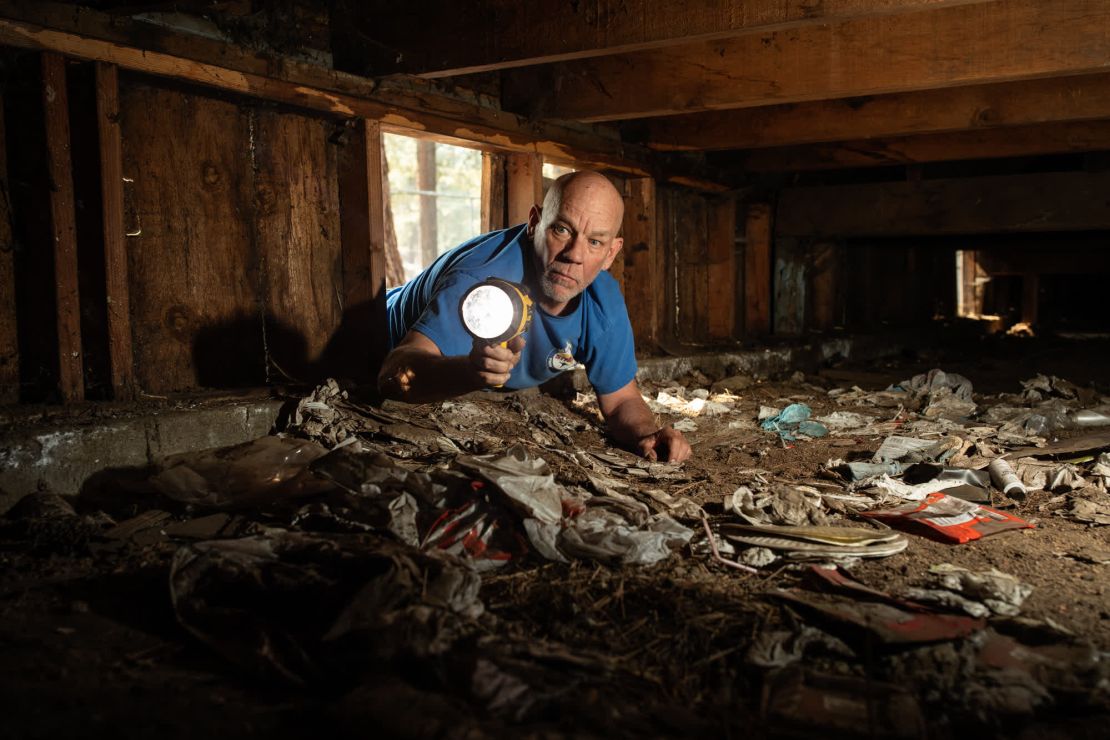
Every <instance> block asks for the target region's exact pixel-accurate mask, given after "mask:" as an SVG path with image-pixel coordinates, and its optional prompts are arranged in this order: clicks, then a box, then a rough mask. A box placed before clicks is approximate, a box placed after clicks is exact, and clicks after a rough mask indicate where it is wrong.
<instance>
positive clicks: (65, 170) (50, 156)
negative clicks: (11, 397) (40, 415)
mask: <svg viewBox="0 0 1110 740" xmlns="http://www.w3.org/2000/svg"><path fill="white" fill-rule="evenodd" d="M42 101H43V109H44V116H45V123H46V168H47V172H48V174H49V181H50V194H49V197H50V239H51V242H52V244H53V245H54V291H55V293H54V300H55V305H56V308H57V331H58V390H59V392H60V393H61V397H62V400H63V401H66V402H71V401H81V400H84V398H85V381H84V371H83V368H84V363H83V360H82V357H81V302H80V299H79V293H78V287H77V225H76V213H75V211H74V201H73V164H72V161H71V158H70V139H69V97H68V95H67V90H66V60H65V58H64V57H61V56H59V55H57V54H43V55H42Z"/></svg>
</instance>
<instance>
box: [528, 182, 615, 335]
mask: <svg viewBox="0 0 1110 740" xmlns="http://www.w3.org/2000/svg"><path fill="white" fill-rule="evenodd" d="M558 206H559V208H558V210H557V212H555V213H541V211H540V209H538V208H535V207H533V208H532V213H531V214H530V216H529V220H528V229H529V233H530V234H531V236H532V244H533V246H534V248H535V255H536V264H537V267H538V272H539V278H540V286H539V287H540V289H541V291H542V292H543V296H542V297H541V298H540V301H539V303H540V305H541V306H543V308H544V310H546V311H547V312H548V313H552V314H560V313H562V312H563V310H564V309H565V308H566V307H567V304H568V303H570V301H572V300H573V299H574V298H575V297H576V296H578V295H579V294H580V293H581V292H582V291H583V290H585V289H586V288H587V287H589V285H590V283H592V282H593V281H594V278H596V277H597V274H598V273H599V272H601V271H602V270H606V269H608V268H609V265H611V264H613V258H614V257H616V256H617V252H619V251H620V248H621V245H622V244H623V243H624V240H623V239H621V238H620V237H618V236H617V232H618V231H619V230H620V222H621V216H622V215H623V213H622V211H623V204H622V203H621V200H620V196H619V195H618V194H617V193H616V192H615V191H614V190H613V189H612V188H611V186H609V185H608V183H599V182H597V181H593V180H586V181H585V182H582V181H574V182H571V183H568V184H567V187H566V188H565V189H564V191H563V197H562V201H561V203H559V204H558Z"/></svg>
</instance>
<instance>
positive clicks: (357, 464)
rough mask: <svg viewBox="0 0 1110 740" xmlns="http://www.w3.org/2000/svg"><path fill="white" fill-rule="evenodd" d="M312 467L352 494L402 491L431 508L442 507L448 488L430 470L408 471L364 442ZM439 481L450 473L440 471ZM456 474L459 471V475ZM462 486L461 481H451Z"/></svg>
mask: <svg viewBox="0 0 1110 740" xmlns="http://www.w3.org/2000/svg"><path fill="white" fill-rule="evenodd" d="M309 468H310V469H311V470H312V472H314V473H315V474H316V475H318V476H321V477H324V478H327V479H328V480H331V481H334V482H335V483H337V484H338V485H339V486H341V487H343V488H344V489H346V490H348V491H351V492H352V493H356V494H362V495H369V496H380V495H382V494H383V493H387V494H388V495H389V496H393V495H396V491H399V490H403V491H405V492H407V493H410V494H412V495H413V496H414V497H416V499H417V500H418V501H419V502H420V503H422V504H424V505H426V506H429V507H432V508H440V507H441V506H443V505H444V497H445V495H446V494H447V493H448V487H447V486H446V485H443V483H441V482H438V481H436V480H433V479H432V476H430V475H429V474H428V473H424V472H420V471H414V470H408V469H406V468H403V467H401V466H400V465H398V464H397V463H396V461H395V460H393V458H391V457H389V456H388V455H386V454H384V453H381V452H379V451H377V450H373V449H364V447H363V444H362V443H361V442H357V441H356V442H355V443H354V444H351V445H347V446H345V447H340V448H337V449H335V450H332V451H331V452H329V453H328V454H326V455H324V456H323V457H321V458H319V459H317V460H314V461H313V462H312V464H311V465H310V466H309ZM439 475H440V480H444V479H447V480H449V481H450V479H449V478H448V476H449V474H448V473H445V472H440V473H439ZM456 475H457V474H456ZM450 482H452V483H453V484H456V485H459V484H461V483H462V481H450Z"/></svg>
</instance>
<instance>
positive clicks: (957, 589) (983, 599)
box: [906, 563, 1033, 617]
mask: <svg viewBox="0 0 1110 740" xmlns="http://www.w3.org/2000/svg"><path fill="white" fill-rule="evenodd" d="M929 575H930V579H929V583H928V584H927V586H928V587H927V588H913V589H909V590H908V591H906V596H907V598H910V599H914V600H915V601H924V602H933V601H936V602H940V603H945V601H946V597H945V596H944V595H943V594H944V593H948V594H955V595H957V596H959V597H960V599H959V600H948V602H949V603H956V604H958V605H959V606H960V608H962V609H964V610H965V611H967V613H968V614H970V615H971V616H973V617H986V616H990V615H992V614H995V615H1000V616H1006V617H1014V616H1017V615H1018V613H1019V612H1020V611H1021V605H1022V603H1024V601H1025V599H1026V598H1027V597H1028V596H1029V594H1031V593H1032V592H1033V587H1032V586H1030V585H1028V584H1025V583H1022V582H1021V581H1020V580H1018V579H1017V578H1016V577H1015V576H1012V575H1010V574H1008V573H1003V572H1002V571H999V570H996V569H994V568H991V569H990V570H986V571H979V572H976V571H971V570H968V569H967V568H961V567H959V566H956V565H952V564H950V563H941V564H939V565H934V566H933V567H931V568H929Z"/></svg>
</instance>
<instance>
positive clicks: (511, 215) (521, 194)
mask: <svg viewBox="0 0 1110 740" xmlns="http://www.w3.org/2000/svg"><path fill="white" fill-rule="evenodd" d="M507 179H508V213H507V214H506V215H507V218H508V225H509V226H516V225H517V224H522V223H524V222H525V221H527V220H528V213H529V211H531V210H532V206H534V205H539V204H540V203H542V202H543V158H542V157H540V155H538V154H528V153H515V152H514V153H512V154H509V155H508V178H507Z"/></svg>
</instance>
